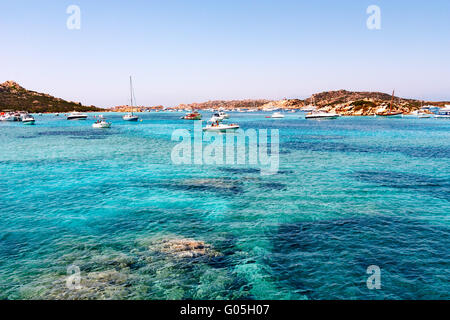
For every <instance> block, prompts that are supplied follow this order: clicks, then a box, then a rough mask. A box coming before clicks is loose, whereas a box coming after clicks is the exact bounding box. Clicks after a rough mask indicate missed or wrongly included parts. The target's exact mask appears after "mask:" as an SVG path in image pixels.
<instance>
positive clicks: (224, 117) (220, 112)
mask: <svg viewBox="0 0 450 320" xmlns="http://www.w3.org/2000/svg"><path fill="white" fill-rule="evenodd" d="M219 117H221V118H222V119H229V118H230V116H229V115H228V114H226V113H225V112H223V111H219Z"/></svg>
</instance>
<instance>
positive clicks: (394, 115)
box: [376, 90, 403, 118]
mask: <svg viewBox="0 0 450 320" xmlns="http://www.w3.org/2000/svg"><path fill="white" fill-rule="evenodd" d="M394 95H395V90H394V91H392V100H391V103H390V104H389V111H383V112H379V113H377V114H376V116H378V117H389V118H401V117H403V112H401V111H392V105H393V104H394Z"/></svg>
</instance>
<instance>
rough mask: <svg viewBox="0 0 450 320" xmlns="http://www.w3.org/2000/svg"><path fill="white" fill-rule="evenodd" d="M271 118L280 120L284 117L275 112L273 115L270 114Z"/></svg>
mask: <svg viewBox="0 0 450 320" xmlns="http://www.w3.org/2000/svg"><path fill="white" fill-rule="evenodd" d="M271 118H273V119H282V118H284V115H283V114H281V112H275V113H274V114H272V117H271Z"/></svg>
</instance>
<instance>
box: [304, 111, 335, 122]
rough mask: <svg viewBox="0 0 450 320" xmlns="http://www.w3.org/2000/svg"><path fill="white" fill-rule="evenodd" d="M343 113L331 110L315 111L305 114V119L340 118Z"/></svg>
mask: <svg viewBox="0 0 450 320" xmlns="http://www.w3.org/2000/svg"><path fill="white" fill-rule="evenodd" d="M340 116H341V115H339V114H337V113H331V112H325V111H313V112H310V113H308V114H307V115H306V116H305V119H316V120H320V119H337V118H339V117H340Z"/></svg>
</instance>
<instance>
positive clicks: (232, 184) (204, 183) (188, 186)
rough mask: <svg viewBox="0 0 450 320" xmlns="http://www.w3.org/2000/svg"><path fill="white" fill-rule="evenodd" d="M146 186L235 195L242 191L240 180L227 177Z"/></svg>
mask: <svg viewBox="0 0 450 320" xmlns="http://www.w3.org/2000/svg"><path fill="white" fill-rule="evenodd" d="M147 186H148V187H153V188H154V187H157V188H163V189H172V190H181V191H189V192H196V193H197V192H212V193H217V194H219V195H225V196H226V195H228V196H229V195H237V194H241V193H244V189H243V187H242V182H240V181H237V180H233V179H228V178H212V179H209V178H208V179H188V180H181V181H178V180H176V181H173V182H160V183H152V184H147Z"/></svg>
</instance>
